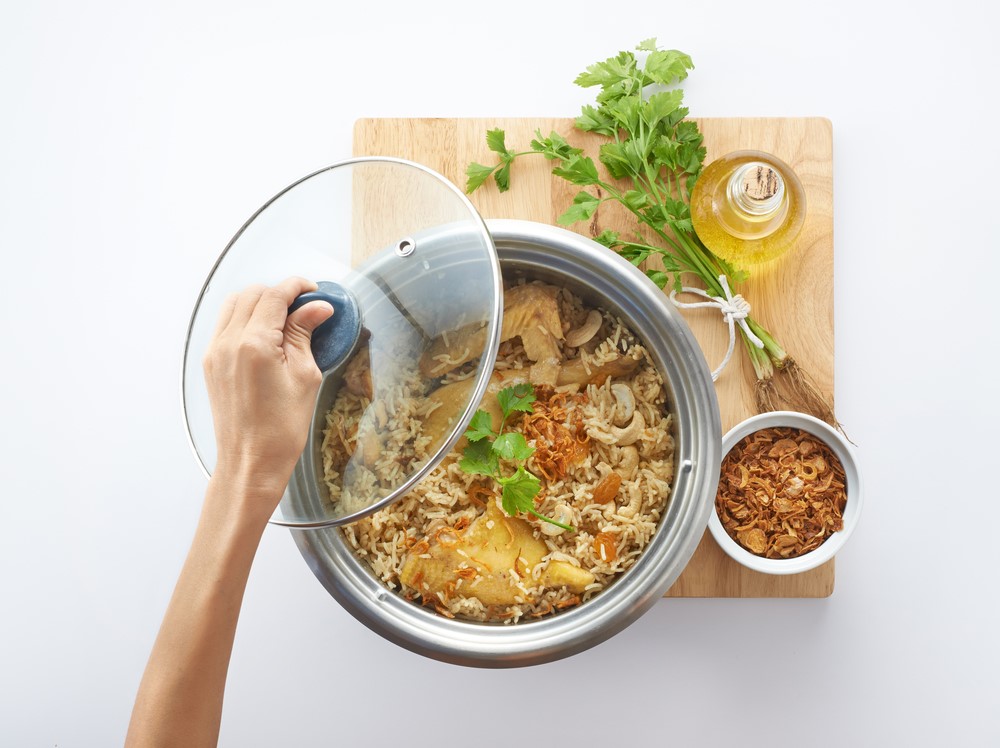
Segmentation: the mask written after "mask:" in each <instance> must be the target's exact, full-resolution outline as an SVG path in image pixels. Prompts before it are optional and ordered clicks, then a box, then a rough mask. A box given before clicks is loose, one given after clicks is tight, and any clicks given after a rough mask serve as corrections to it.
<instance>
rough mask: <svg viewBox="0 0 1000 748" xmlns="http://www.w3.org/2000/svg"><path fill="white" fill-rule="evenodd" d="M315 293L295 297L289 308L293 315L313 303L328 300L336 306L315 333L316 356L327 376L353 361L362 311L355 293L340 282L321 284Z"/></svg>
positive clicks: (359, 331) (314, 351)
mask: <svg viewBox="0 0 1000 748" xmlns="http://www.w3.org/2000/svg"><path fill="white" fill-rule="evenodd" d="M316 285H317V286H318V288H317V289H316V290H315V291H309V292H308V293H304V294H302V295H300V296H297V297H296V298H295V301H293V302H292V305H291V306H290V307H288V313H289V314H291V313H292V312H294V311H295V310H296V309H298V308H299V307H302V306H305V305H306V304H308V303H309V302H310V301H325V302H326V303H328V304H329V305H330V306H332V307H333V316H332V317H330V318H329V319H328V320H326V321H325V322H324V323H323V324H321V325H320V326H319V327H317V328H316V329H315V330H313V334H312V354H313V358H314V359H316V365H317V366H318V367H319V370H320V371H322V372H323V373H324V374H325V373H326V372H328V371H330V370H331V369H335V368H337V367H338V366H340V365H342V364H343V363H345V362H346V361H347V359H348V358H350V356H351V354H353V353H354V350H355V349H356V348H357V345H358V341H359V340H360V339H361V310H360V309H359V308H358V300H357V299H355V298H354V294H352V293H351V292H350V291H348V290H347V289H346V288H344V287H343V286H341V285H340V284H338V283H331V282H330V281H320V282H319V283H317V284H316Z"/></svg>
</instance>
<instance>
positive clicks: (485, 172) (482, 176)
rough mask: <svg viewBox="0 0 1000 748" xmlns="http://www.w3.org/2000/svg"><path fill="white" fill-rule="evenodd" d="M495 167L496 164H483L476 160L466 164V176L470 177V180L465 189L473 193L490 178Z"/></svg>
mask: <svg viewBox="0 0 1000 748" xmlns="http://www.w3.org/2000/svg"><path fill="white" fill-rule="evenodd" d="M495 168H496V167H495V166H483V165H482V164H477V163H475V162H473V163H471V164H469V165H468V166H466V167H465V176H466V177H468V181H466V183H465V191H466V192H467V193H472V192H475V191H476V190H477V189H479V188H480V187H481V186H482V184H483V182H485V181H486V180H487V179H489V177H490V174H492V173H493V170H494V169H495Z"/></svg>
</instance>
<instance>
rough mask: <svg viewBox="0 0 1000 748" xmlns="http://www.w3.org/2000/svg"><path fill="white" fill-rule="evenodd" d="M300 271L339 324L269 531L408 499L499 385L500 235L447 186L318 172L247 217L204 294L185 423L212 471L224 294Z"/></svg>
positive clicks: (415, 177)
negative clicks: (210, 383) (211, 395)
mask: <svg viewBox="0 0 1000 748" xmlns="http://www.w3.org/2000/svg"><path fill="white" fill-rule="evenodd" d="M291 275H299V276H302V277H305V278H310V279H312V280H314V281H315V282H316V283H317V284H318V285H319V291H317V292H314V293H312V294H304V295H303V296H301V297H299V299H297V300H296V302H295V304H293V305H292V307H291V308H292V309H294V308H296V306H298V305H300V304H303V303H306V302H307V301H311V300H313V299H315V298H321V299H323V300H325V301H328V302H329V303H330V304H331V305H332V306H333V308H334V315H333V317H332V318H330V320H328V321H327V322H326V323H324V324H323V325H322V326H321V327H320V328H318V329H317V330H316V331H315V332H314V333H313V341H312V350H313V355H314V357H315V359H316V362H317V365H318V366H319V368H320V369H321V370H322V371H323V383H322V385H321V386H320V390H319V395H318V396H317V400H316V408H315V411H314V414H313V419H312V424H311V426H310V430H309V434H308V439H307V442H306V448H305V450H304V451H303V453H302V457H301V458H300V459H299V461H298V464H297V465H296V467H295V471H294V473H293V475H292V478H291V481H290V482H289V485H288V488H287V489H286V491H285V494H284V496H283V498H282V500H281V503H280V504H279V505H278V508H277V510H276V511H275V513H274V516H273V517H272V518H271V522H272V523H275V524H281V525H288V526H293V527H322V526H330V525H341V524H345V523H347V522H351V521H353V520H355V519H358V518H359V517H363V516H365V515H367V514H370V513H372V512H374V511H376V510H377V509H379V508H381V507H383V506H385V505H386V504H389V503H390V502H392V501H394V500H395V499H397V498H399V497H401V496H402V495H404V494H405V493H406V492H407V491H408V490H409V489H410V488H412V487H413V486H414V485H415V484H416V483H417V482H418V481H419V480H420V479H421V478H422V477H423V476H424V475H426V474H427V473H428V472H429V471H430V470H431V469H433V468H434V466H435V465H437V464H438V462H440V460H441V459H442V458H443V457H444V456H445V455H447V454H448V452H449V451H450V450H451V448H452V447H453V445H454V444H455V442H457V441H458V439H459V438H460V437H461V435H462V433H463V432H464V431H465V428H466V426H467V425H468V422H469V421H470V419H471V418H472V415H473V413H475V411H476V408H477V407H478V406H479V402H480V400H481V399H482V396H483V393H484V392H485V389H486V386H487V384H488V381H489V377H490V374H491V372H492V371H493V364H494V361H495V359H496V352H497V345H498V338H499V334H500V328H499V325H500V316H501V304H502V286H501V279H500V266H499V263H498V261H497V256H496V250H495V248H494V246H493V240H492V239H491V237H490V235H489V232H488V231H487V230H486V226H485V224H484V223H483V221H482V219H481V218H480V216H479V214H478V213H477V212H476V211H475V209H474V208H473V207H472V204H471V203H470V202H469V201H468V200H467V199H466V197H465V196H464V195H463V194H462V193H461V192H460V191H459V190H458V189H457V188H456V187H455V186H454V185H452V184H451V183H450V182H448V181H447V180H446V179H445V178H444V177H442V176H441V175H439V174H437V173H436V172H434V171H431V170H430V169H428V168H426V167H423V166H420V165H419V164H415V163H412V162H409V161H402V160H399V159H391V158H381V157H372V158H359V159H353V160H350V161H344V162H341V163H339V164H334V165H333V166H330V167H327V168H325V169H322V170H320V171H317V172H315V173H314V174H311V175H309V176H307V177H305V178H304V179H301V180H299V181H298V182H296V183H295V184H293V185H291V186H290V187H288V188H286V189H285V190H283V191H282V192H280V193H278V195H277V196H276V197H274V198H272V199H271V200H270V201H269V202H268V203H266V204H265V205H264V206H263V207H262V208H261V209H260V210H258V211H257V213H256V214H255V215H254V216H252V217H251V218H250V220H249V221H247V223H246V224H245V225H244V226H243V228H242V229H240V231H239V232H238V233H237V234H236V236H235V237H234V238H233V240H232V241H231V242H230V243H229V246H228V247H226V249H225V251H224V252H223V253H222V255H221V257H219V260H218V261H217V262H216V264H215V267H214V268H213V269H212V272H211V274H210V275H209V277H208V280H206V282H205V285H204V287H203V288H202V292H201V295H200V297H199V299H198V303H197V305H196V306H195V310H194V313H193V315H192V317H191V324H190V327H189V329H188V338H187V344H186V347H185V351H184V368H183V383H182V395H183V401H184V416H185V420H186V422H187V429H188V434H189V437H190V439H191V444H192V446H193V447H194V450H195V454H196V455H197V457H198V459H199V461H200V462H201V465H202V467H203V469H204V470H205V472H206V474H208V475H211V473H212V471H213V470H214V468H215V461H216V444H215V432H214V429H213V423H212V412H211V408H210V407H209V401H208V392H207V390H206V387H205V380H204V376H203V374H202V368H201V362H202V359H203V357H204V355H205V351H206V350H207V348H208V344H209V342H210V340H211V337H212V333H213V331H214V329H215V324H216V320H217V317H218V315H219V312H220V309H221V307H222V304H223V301H224V300H225V298H226V297H227V296H228V295H229V294H230V293H232V292H235V291H240V290H242V289H244V288H246V287H247V286H249V285H252V284H255V283H263V284H267V285H273V284H276V283H278V282H280V281H281V280H283V279H285V278H287V277H288V276H291Z"/></svg>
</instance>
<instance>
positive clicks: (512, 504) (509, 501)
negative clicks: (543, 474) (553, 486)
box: [499, 467, 542, 517]
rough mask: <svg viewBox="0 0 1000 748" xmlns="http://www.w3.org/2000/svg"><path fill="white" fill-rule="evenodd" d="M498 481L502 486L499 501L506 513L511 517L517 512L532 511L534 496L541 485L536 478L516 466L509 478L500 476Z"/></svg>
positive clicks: (533, 508)
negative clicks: (514, 471)
mask: <svg viewBox="0 0 1000 748" xmlns="http://www.w3.org/2000/svg"><path fill="white" fill-rule="evenodd" d="M499 482H500V484H501V485H502V486H503V490H502V491H501V493H500V503H501V505H502V506H503V509H504V511H505V512H507V514H509V515H510V516H512V517H513V516H514V515H515V514H517V513H518V512H532V513H533V512H534V510H535V497H536V496H537V495H538V492H539V491H540V490H541V487H542V484H541V481H539V480H538V478H536V477H535V476H534V475H532V474H531V473H529V472H528V471H527V470H525V469H524V468H523V467H518V469H517V472H516V473H514V474H513V475H512V476H510V477H509V478H500V479H499Z"/></svg>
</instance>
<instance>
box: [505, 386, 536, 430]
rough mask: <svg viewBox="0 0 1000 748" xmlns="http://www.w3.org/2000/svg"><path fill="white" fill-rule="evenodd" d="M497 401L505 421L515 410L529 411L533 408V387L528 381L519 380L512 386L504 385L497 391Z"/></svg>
mask: <svg viewBox="0 0 1000 748" xmlns="http://www.w3.org/2000/svg"><path fill="white" fill-rule="evenodd" d="M497 402H498V403H499V404H500V410H501V411H502V412H503V418H504V420H505V421H506V420H507V417H508V416H509V415H510V414H511V413H513V412H514V411H515V410H519V411H521V412H522V413H530V412H531V411H532V410H533V408H532V405H531V404H532V403H533V402H535V388H534V387H532V386H531V384H530V383H528V382H521V383H520V384H515V385H514V386H513V387H504V388H503V389H502V390H500V391H499V392H498V393H497Z"/></svg>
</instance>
